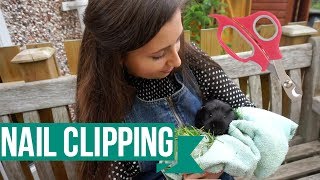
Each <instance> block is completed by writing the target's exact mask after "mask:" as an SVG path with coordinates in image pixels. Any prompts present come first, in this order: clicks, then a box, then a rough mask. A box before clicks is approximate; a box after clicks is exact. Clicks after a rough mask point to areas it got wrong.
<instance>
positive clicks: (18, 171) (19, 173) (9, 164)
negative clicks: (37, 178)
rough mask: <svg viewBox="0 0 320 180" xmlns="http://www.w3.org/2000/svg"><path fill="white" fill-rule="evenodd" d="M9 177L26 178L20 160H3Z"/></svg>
mask: <svg viewBox="0 0 320 180" xmlns="http://www.w3.org/2000/svg"><path fill="white" fill-rule="evenodd" d="M1 163H2V165H3V169H4V171H5V172H6V176H7V178H8V179H26V176H25V175H24V174H23V169H22V167H21V164H20V162H19V161H1Z"/></svg>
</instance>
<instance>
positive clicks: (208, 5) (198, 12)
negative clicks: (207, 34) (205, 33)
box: [183, 0, 227, 43]
mask: <svg viewBox="0 0 320 180" xmlns="http://www.w3.org/2000/svg"><path fill="white" fill-rule="evenodd" d="M226 6H227V5H226V4H225V3H222V2H221V1H220V0H191V1H189V3H188V4H187V6H186V8H185V11H184V13H183V26H184V29H185V30H190V31H191V34H190V38H191V40H192V41H194V42H196V43H199V42H200V29H205V28H213V27H216V24H214V21H213V19H212V18H210V17H208V15H209V14H210V13H213V12H214V13H218V14H226V12H225V7H226Z"/></svg>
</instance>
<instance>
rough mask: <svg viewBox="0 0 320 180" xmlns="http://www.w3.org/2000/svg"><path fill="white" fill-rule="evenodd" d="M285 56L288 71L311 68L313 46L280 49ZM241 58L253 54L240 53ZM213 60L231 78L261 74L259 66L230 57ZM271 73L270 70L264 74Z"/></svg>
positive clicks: (305, 45)
mask: <svg viewBox="0 0 320 180" xmlns="http://www.w3.org/2000/svg"><path fill="white" fill-rule="evenodd" d="M280 50H281V53H282V55H283V59H282V64H283V66H284V68H285V69H286V70H291V69H297V68H304V67H309V66H310V65H311V59H312V45H311V44H310V43H306V44H299V45H292V46H284V47H280ZM238 55H239V56H240V57H248V56H250V55H251V52H250V51H249V52H242V53H238ZM212 59H213V60H214V61H215V62H217V63H218V64H219V65H220V66H222V67H223V70H224V71H225V72H226V74H228V76H229V77H230V78H239V77H246V76H252V75H258V74H261V68H260V66H259V65H258V64H256V63H254V62H252V61H249V62H247V63H243V62H239V61H237V60H234V59H233V58H232V57H230V56H229V55H221V56H213V57H212ZM267 73H270V72H269V71H268V70H266V71H265V72H263V73H262V74H267Z"/></svg>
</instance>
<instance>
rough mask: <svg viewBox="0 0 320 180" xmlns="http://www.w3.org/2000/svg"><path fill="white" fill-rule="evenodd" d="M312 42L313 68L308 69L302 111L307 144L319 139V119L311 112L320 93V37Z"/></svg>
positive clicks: (302, 124)
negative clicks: (315, 98)
mask: <svg viewBox="0 0 320 180" xmlns="http://www.w3.org/2000/svg"><path fill="white" fill-rule="evenodd" d="M310 42H311V43H312V44H313V56H312V66H311V67H310V68H308V69H307V71H306V72H305V75H304V80H303V81H304V87H303V96H302V102H303V106H302V109H301V118H300V126H299V133H300V134H301V135H302V136H303V137H304V138H305V140H306V141H307V142H309V141H313V140H316V139H318V138H319V133H320V132H319V126H318V124H319V117H316V116H315V113H313V112H312V111H310V110H311V109H312V103H313V97H315V96H317V94H315V93H316V92H317V93H318V92H320V76H319V72H320V51H319V49H320V37H319V36H316V37H311V38H310Z"/></svg>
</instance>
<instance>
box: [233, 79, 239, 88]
mask: <svg viewBox="0 0 320 180" xmlns="http://www.w3.org/2000/svg"><path fill="white" fill-rule="evenodd" d="M232 81H233V82H234V84H235V85H237V86H238V87H240V82H239V79H238V78H234V79H232Z"/></svg>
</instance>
